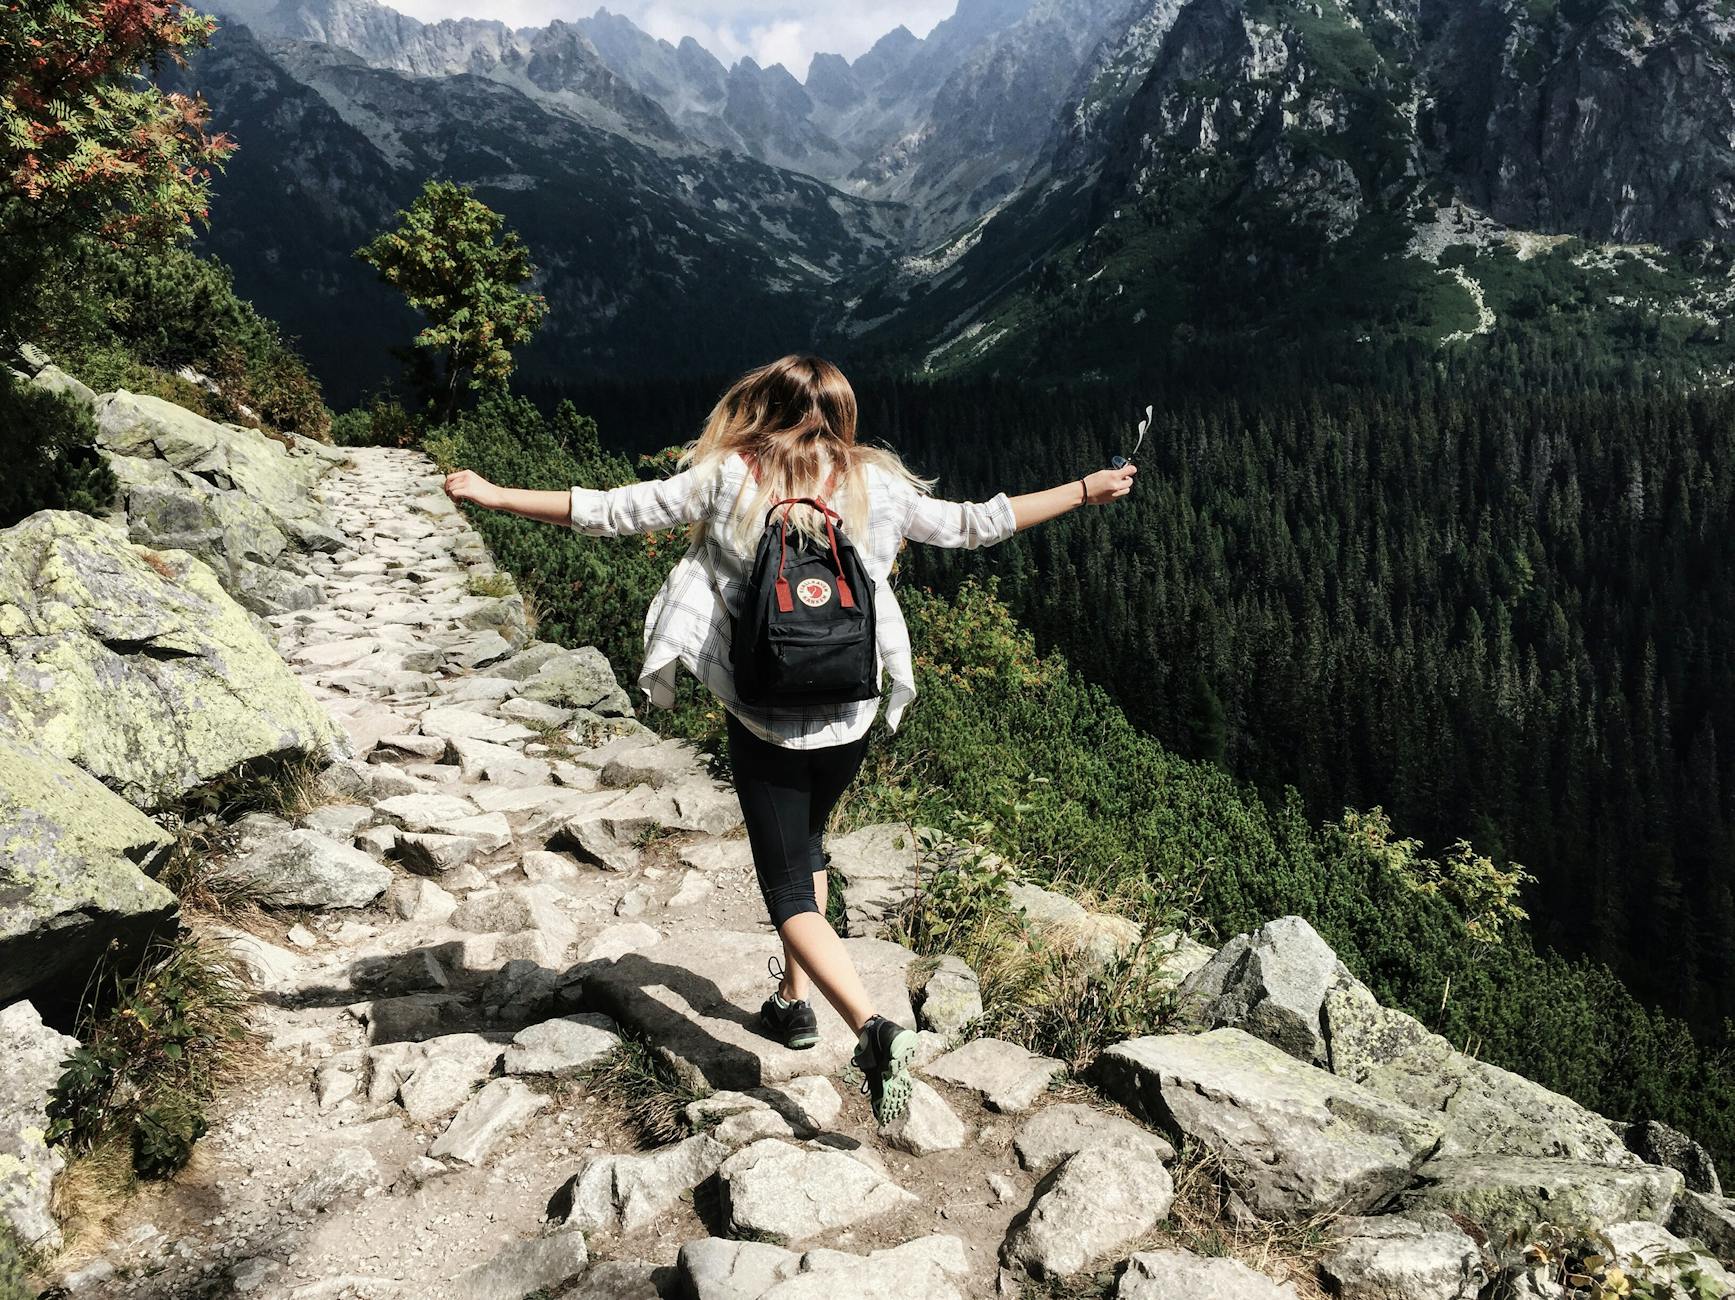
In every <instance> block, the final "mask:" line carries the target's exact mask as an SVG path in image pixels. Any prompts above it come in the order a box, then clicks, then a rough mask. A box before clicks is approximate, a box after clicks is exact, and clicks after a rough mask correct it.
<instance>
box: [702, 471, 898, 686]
mask: <svg viewBox="0 0 1735 1300" xmlns="http://www.w3.org/2000/svg"><path fill="white" fill-rule="evenodd" d="M798 505H804V506H812V507H813V508H814V509H815V510H818V511H819V512H820V513H822V514H823V515H824V516H825V535H826V539H827V540H826V541H825V542H818V541H816V540H815V539H813V538H810V537H809V536H808V535H807V534H806V533H803V532H800V531H798V530H797V529H794V528H792V527H790V524H789V512H790V511H791V510H792V509H794V508H795V507H796V506H798ZM780 511H781V517H780V518H778V519H777V521H776V523H775V525H774V524H773V523H772V517H773V516H774V515H778V513H779V512H780ZM840 522H842V517H841V516H840V515H839V514H838V513H837V512H836V511H835V510H833V509H831V507H830V506H828V505H826V504H825V502H824V501H822V500H820V499H818V498H817V497H791V498H789V499H788V500H784V501H779V502H777V503H776V504H775V505H773V506H772V507H771V509H770V510H769V511H768V512H767V513H766V515H765V531H764V533H763V534H762V535H761V536H760V538H759V550H758V552H757V553H756V554H755V555H754V557H753V570H752V573H751V574H750V575H749V576H748V579H747V588H746V590H745V592H743V593H742V598H741V609H740V612H739V613H738V614H737V615H736V616H735V629H734V656H735V694H736V695H737V696H739V697H740V699H741V702H742V703H743V704H757V705H774V704H782V705H802V704H844V703H848V702H849V701H852V700H871V699H873V698H874V697H875V696H877V695H878V694H879V693H880V692H879V672H878V664H879V660H878V656H877V646H876V642H875V640H874V584H873V579H872V578H871V577H870V576H869V575H868V571H867V567H866V566H865V565H864V564H863V563H862V561H861V556H860V555H858V554H857V553H856V549H855V547H853V546H851V545H850V543H849V539H848V538H847V537H843V536H841V535H840V534H839V533H838V531H837V528H836V524H838V523H840Z"/></svg>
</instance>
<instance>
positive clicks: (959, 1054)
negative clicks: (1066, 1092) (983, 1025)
mask: <svg viewBox="0 0 1735 1300" xmlns="http://www.w3.org/2000/svg"><path fill="white" fill-rule="evenodd" d="M1065 1069H1066V1066H1064V1065H1063V1064H1061V1062H1059V1061H1057V1060H1055V1059H1054V1058H1053V1057H1052V1056H1038V1055H1037V1054H1036V1053H1035V1052H1031V1051H1026V1050H1025V1049H1024V1048H1022V1047H1020V1046H1018V1044H1016V1043H1008V1042H1005V1041H1003V1040H1001V1039H998V1038H978V1039H976V1040H974V1041H973V1042H968V1043H965V1044H964V1045H963V1046H962V1047H960V1048H958V1049H957V1050H956V1051H953V1052H947V1053H946V1054H945V1055H944V1056H942V1057H940V1058H939V1059H938V1060H936V1061H933V1062H931V1063H930V1064H929V1065H928V1066H927V1067H926V1069H925V1070H924V1071H923V1072H924V1073H926V1074H929V1075H931V1076H933V1077H934V1078H936V1079H939V1080H940V1081H941V1082H943V1083H951V1084H956V1085H957V1086H958V1087H960V1088H969V1089H971V1090H972V1091H974V1092H978V1093H980V1094H981V1095H982V1100H983V1101H984V1102H986V1103H987V1104H988V1109H989V1110H998V1111H1002V1112H1005V1113H1008V1114H1017V1113H1018V1112H1019V1111H1025V1110H1029V1109H1030V1108H1031V1107H1032V1106H1034V1105H1035V1104H1036V1099H1037V1098H1038V1097H1040V1096H1042V1094H1043V1093H1045V1092H1047V1091H1048V1085H1049V1084H1050V1083H1052V1082H1054V1080H1056V1079H1058V1078H1059V1077H1060V1075H1061V1074H1062V1072H1064V1071H1065Z"/></svg>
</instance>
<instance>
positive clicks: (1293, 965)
mask: <svg viewBox="0 0 1735 1300" xmlns="http://www.w3.org/2000/svg"><path fill="white" fill-rule="evenodd" d="M1337 969H1338V960H1337V954H1336V953H1335V952H1333V951H1332V950H1331V946H1330V945H1329V944H1327V943H1326V941H1325V940H1324V939H1321V938H1320V937H1319V935H1318V934H1317V933H1316V932H1315V931H1314V929H1313V927H1312V926H1311V925H1309V924H1308V923H1307V922H1306V921H1304V920H1302V919H1301V918H1300V917H1299V916H1283V917H1279V918H1278V919H1277V920H1275V921H1270V922H1267V923H1266V924H1265V925H1262V926H1260V927H1259V929H1257V930H1255V931H1254V932H1253V933H1252V934H1239V935H1236V936H1235V937H1234V938H1233V939H1231V940H1229V942H1228V943H1226V944H1224V945H1223V946H1222V947H1221V948H1219V949H1218V950H1217V953H1216V955H1215V956H1214V957H1212V958H1211V960H1210V961H1208V962H1206V963H1205V964H1204V965H1203V966H1202V967H1200V968H1199V969H1198V970H1196V971H1194V972H1193V974H1191V975H1189V976H1188V977H1187V978H1186V979H1185V980H1184V981H1183V982H1182V984H1181V991H1180V999H1179V1002H1180V1005H1179V1010H1180V1013H1181V1014H1182V1015H1183V1016H1185V1017H1187V1018H1189V1019H1192V1020H1195V1021H1197V1022H1198V1023H1199V1024H1200V1026H1201V1027H1202V1028H1205V1029H1219V1028H1222V1027H1223V1026H1225V1025H1227V1026H1231V1027H1233V1028H1236V1029H1244V1030H1246V1031H1247V1032H1248V1033H1250V1034H1252V1035H1253V1036H1254V1037H1255V1038H1263V1039H1264V1040H1265V1041H1266V1042H1268V1043H1270V1044H1272V1045H1273V1046H1274V1047H1280V1048H1282V1049H1283V1050H1284V1051H1285V1052H1288V1053H1289V1054H1290V1055H1291V1056H1293V1057H1294V1058H1295V1059H1296V1060H1298V1061H1307V1062H1309V1063H1311V1064H1323V1063H1324V1062H1325V1059H1326V1043H1325V1038H1324V1035H1323V1034H1322V1033H1321V1030H1320V1017H1319V1008H1320V1004H1321V1003H1322V1002H1324V1000H1325V992H1326V990H1327V989H1328V988H1330V987H1331V984H1332V981H1333V979H1334V978H1335V977H1336V974H1337Z"/></svg>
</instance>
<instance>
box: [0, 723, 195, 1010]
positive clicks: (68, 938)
mask: <svg viewBox="0 0 1735 1300" xmlns="http://www.w3.org/2000/svg"><path fill="white" fill-rule="evenodd" d="M169 844H170V840H169V837H168V836H167V835H165V834H164V833H163V831H162V828H160V827H159V826H158V825H157V824H156V823H155V822H153V821H151V820H150V818H148V817H146V816H145V815H144V814H143V813H141V812H139V811H138V810H137V809H136V808H134V807H133V806H132V805H131V804H129V803H127V802H126V800H124V799H122V798H121V797H120V796H119V795H117V794H115V793H113V792H112V791H111V790H109V789H108V788H107V787H106V786H104V785H103V784H102V783H101V782H99V781H97V780H96V778H95V777H92V776H91V775H89V774H88V773H86V772H83V771H81V770H80V769H78V768H76V767H74V766H73V765H72V764H71V763H69V762H67V761H66V760H65V759H64V758H59V757H56V756H55V755H53V754H46V753H43V752H41V751H40V750H37V749H35V748H33V747H31V746H28V745H25V744H22V743H21V742H19V741H18V740H17V739H16V738H14V737H12V736H10V735H8V734H7V733H6V732H5V731H4V730H3V729H0V999H3V998H10V997H13V996H15V995H17V994H18V993H21V992H23V991H24V990H26V989H29V988H34V987H36V986H37V985H39V984H42V983H44V982H45V981H47V980H51V979H56V978H57V977H60V978H63V979H66V980H69V981H70V982H71V983H72V984H73V985H74V987H76V986H77V984H78V983H79V982H81V980H82V977H83V972H84V971H87V970H89V969H90V967H91V966H92V965H94V964H95V962H96V960H97V958H98V957H100V956H101V955H102V953H103V951H104V949H105V948H107V947H108V945H109V943H110V942H111V941H115V940H118V941H120V942H121V943H122V944H124V945H128V946H132V945H137V944H139V943H142V941H143V940H145V939H147V938H148V937H149V936H150V935H151V934H153V933H154V932H155V931H156V930H157V929H158V928H159V927H161V926H162V925H163V924H164V923H166V922H167V921H168V920H169V918H170V917H172V916H173V915H174V914H175V907H176V904H175V896H174V895H173V894H171V893H170V892H169V891H168V890H166V889H164V888H163V887H162V886H161V885H159V884H158V883H157V882H156V881H154V880H152V879H151V878H150V877H149V876H148V875H146V874H145V871H144V870H141V868H145V869H154V868H155V866H156V865H157V863H158V862H159V860H160V859H161V857H162V855H163V854H164V853H165V852H166V851H167V849H168V847H169Z"/></svg>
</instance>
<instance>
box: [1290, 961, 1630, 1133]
mask: <svg viewBox="0 0 1735 1300" xmlns="http://www.w3.org/2000/svg"><path fill="white" fill-rule="evenodd" d="M1323 1023H1324V1025H1325V1028H1326V1036H1327V1038H1328V1040H1329V1043H1330V1064H1331V1068H1332V1069H1333V1071H1335V1072H1336V1073H1337V1074H1338V1075H1339V1076H1341V1077H1342V1078H1345V1079H1349V1080H1352V1081H1354V1082H1356V1083H1359V1084H1361V1085H1362V1086H1363V1087H1365V1088H1367V1089H1368V1090H1369V1091H1371V1092H1375V1093H1378V1094H1379V1095H1380V1096H1382V1097H1390V1098H1392V1099H1393V1100H1395V1101H1401V1102H1403V1103H1405V1104H1406V1105H1409V1106H1414V1107H1415V1108H1416V1109H1418V1110H1424V1111H1428V1112H1430V1113H1433V1114H1438V1115H1439V1116H1440V1117H1441V1120H1442V1122H1443V1124H1444V1132H1443V1133H1442V1135H1441V1146H1440V1151H1441V1154H1442V1155H1448V1156H1475V1155H1488V1156H1496V1155H1510V1156H1537V1157H1544V1158H1549V1159H1561V1160H1586V1161H1593V1162H1597V1163H1601V1164H1610V1165H1634V1164H1638V1163H1639V1159H1638V1157H1637V1156H1635V1155H1633V1154H1632V1153H1631V1152H1630V1151H1628V1150H1627V1149H1626V1147H1625V1145H1624V1144H1623V1143H1622V1142H1621V1139H1620V1136H1619V1135H1618V1134H1617V1133H1616V1132H1615V1130H1614V1129H1613V1128H1612V1127H1610V1125H1609V1124H1608V1122H1607V1121H1606V1120H1604V1119H1603V1118H1602V1117H1601V1116H1600V1115H1597V1114H1595V1113H1593V1112H1592V1111H1589V1110H1586V1109H1585V1108H1584V1107H1583V1106H1581V1105H1579V1104H1578V1103H1577V1102H1576V1101H1573V1100H1572V1098H1570V1097H1563V1096H1561V1095H1560V1094H1559V1093H1557V1092H1551V1091H1550V1090H1549V1089H1547V1088H1544V1087H1543V1086H1542V1085H1541V1084H1539V1083H1536V1082H1533V1081H1532V1080H1530V1079H1526V1078H1525V1077H1524V1076H1522V1075H1519V1074H1514V1073H1512V1071H1510V1070H1503V1069H1501V1068H1500V1067H1499V1066H1497V1065H1490V1064H1489V1063H1488V1062H1486V1061H1478V1060H1476V1059H1475V1058H1474V1057H1471V1056H1466V1055H1465V1054H1464V1053H1463V1052H1460V1051H1458V1050H1457V1049H1456V1048H1454V1047H1453V1046H1452V1045H1451V1044H1450V1043H1449V1042H1447V1041H1446V1040H1445V1039H1444V1038H1442V1037H1440V1035H1438V1034H1434V1033H1430V1032H1428V1030H1427V1029H1425V1028H1423V1026H1422V1025H1421V1023H1420V1022H1419V1021H1417V1020H1416V1019H1415V1018H1414V1017H1411V1016H1407V1015H1405V1014H1404V1013H1403V1012H1401V1011H1394V1010H1392V1009H1391V1008H1390V1007H1382V1006H1380V1004H1379V1003H1378V1001H1376V1000H1375V998H1374V996H1373V994H1372V993H1371V992H1369V991H1368V989H1367V988H1366V986H1365V985H1363V984H1362V983H1361V982H1360V981H1359V980H1356V979H1355V978H1354V977H1353V976H1351V975H1349V973H1348V972H1347V971H1344V972H1341V973H1340V976H1339V978H1338V979H1337V980H1336V981H1334V982H1333V984H1332V987H1331V989H1330V990H1329V991H1328V992H1327V994H1326V996H1325V999H1324V1010H1323Z"/></svg>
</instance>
